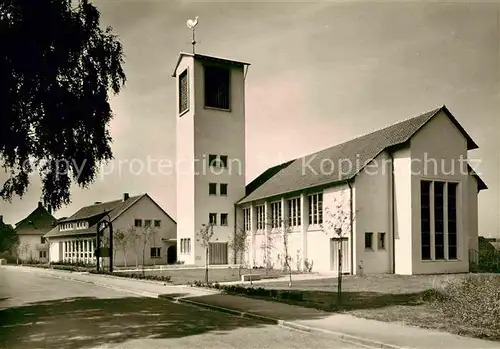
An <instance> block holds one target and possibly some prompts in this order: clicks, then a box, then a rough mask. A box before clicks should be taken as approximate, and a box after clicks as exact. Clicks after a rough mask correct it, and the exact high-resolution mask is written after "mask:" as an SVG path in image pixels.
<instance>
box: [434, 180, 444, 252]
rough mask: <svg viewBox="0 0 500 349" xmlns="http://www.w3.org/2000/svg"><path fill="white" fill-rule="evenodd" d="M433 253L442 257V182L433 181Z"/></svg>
mask: <svg viewBox="0 0 500 349" xmlns="http://www.w3.org/2000/svg"><path fill="white" fill-rule="evenodd" d="M434 242H435V245H434V253H435V259H444V183H443V182H434Z"/></svg>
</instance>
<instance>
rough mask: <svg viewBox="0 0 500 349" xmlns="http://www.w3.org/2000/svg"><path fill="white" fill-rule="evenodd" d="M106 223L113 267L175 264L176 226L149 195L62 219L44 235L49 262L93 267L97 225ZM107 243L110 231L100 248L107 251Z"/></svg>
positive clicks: (96, 206)
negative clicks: (111, 236)
mask: <svg viewBox="0 0 500 349" xmlns="http://www.w3.org/2000/svg"><path fill="white" fill-rule="evenodd" d="M106 219H108V220H110V221H111V223H112V226H113V236H114V238H113V250H114V253H113V264H114V265H115V266H124V265H136V264H140V265H151V264H167V263H175V262H176V261H177V257H176V222H175V221H174V220H173V219H172V218H171V217H170V216H169V215H168V214H167V213H166V212H165V211H164V210H163V209H162V208H161V207H160V206H159V205H158V204H157V203H156V202H155V201H154V200H153V199H152V198H151V197H150V196H149V195H148V194H142V195H137V196H130V195H129V194H128V193H125V194H123V197H122V199H120V200H114V201H110V202H95V203H94V204H93V205H90V206H85V207H82V208H81V209H79V210H78V211H77V212H75V213H74V214H73V215H71V216H70V217H67V218H65V219H61V220H60V221H59V222H58V225H57V227H55V228H54V229H52V230H51V231H50V232H48V233H47V234H46V235H45V238H47V239H48V241H49V244H50V251H51V253H50V256H51V262H66V263H76V262H81V263H85V264H93V263H95V262H96V259H95V250H96V248H97V245H96V241H97V239H96V237H97V225H98V223H99V222H101V221H103V220H106ZM108 242H109V229H104V230H103V232H102V238H101V247H105V246H106V247H108V246H109V243H108ZM103 263H107V262H106V258H103Z"/></svg>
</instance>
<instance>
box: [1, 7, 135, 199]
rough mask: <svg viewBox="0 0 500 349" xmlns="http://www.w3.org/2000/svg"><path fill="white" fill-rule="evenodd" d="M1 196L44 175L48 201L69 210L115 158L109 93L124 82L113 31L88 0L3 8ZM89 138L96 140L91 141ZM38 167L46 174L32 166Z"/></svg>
mask: <svg viewBox="0 0 500 349" xmlns="http://www.w3.org/2000/svg"><path fill="white" fill-rule="evenodd" d="M0 25H1V32H0V37H1V39H2V50H1V51H0V115H1V117H0V159H1V160H3V164H2V165H3V167H4V168H5V170H6V173H7V174H8V178H7V180H6V182H5V183H3V186H2V185H1V184H0V197H1V198H2V199H4V200H8V201H10V200H11V199H12V197H13V196H20V197H22V196H23V195H24V194H25V192H26V190H27V188H28V185H29V183H30V179H31V177H30V175H31V174H32V173H33V172H39V174H40V176H41V182H42V193H43V201H44V203H45V204H46V205H48V204H50V205H51V206H52V207H53V208H54V209H59V208H61V206H62V205H67V204H69V203H70V189H71V184H72V182H74V183H76V184H77V185H78V186H80V187H82V188H85V187H87V186H88V185H89V184H90V183H92V182H93V181H94V180H95V178H96V174H97V171H98V170H99V168H100V165H101V164H102V163H103V162H107V161H109V160H111V159H112V158H113V154H112V151H111V147H110V145H111V136H110V133H109V122H110V120H111V118H112V117H113V112H112V110H111V106H110V103H109V95H110V93H114V94H118V93H119V92H120V90H121V88H122V86H123V85H124V83H125V80H126V77H125V73H124V71H123V68H122V64H123V63H124V54H123V48H122V45H121V43H120V42H119V40H118V38H117V36H116V35H115V34H113V31H112V28H111V27H107V28H102V27H103V26H102V25H101V23H100V14H99V11H98V9H97V8H96V7H95V6H94V5H92V4H91V3H90V1H89V0H78V1H76V6H75V1H74V0H50V1H46V0H45V1H2V2H0ZM90 135H92V136H90ZM33 163H36V164H41V167H38V166H33Z"/></svg>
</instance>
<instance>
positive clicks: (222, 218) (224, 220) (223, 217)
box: [220, 213, 228, 225]
mask: <svg viewBox="0 0 500 349" xmlns="http://www.w3.org/2000/svg"><path fill="white" fill-rule="evenodd" d="M227 217H228V214H227V213H221V214H220V225H227Z"/></svg>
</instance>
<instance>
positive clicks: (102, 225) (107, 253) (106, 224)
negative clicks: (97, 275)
mask: <svg viewBox="0 0 500 349" xmlns="http://www.w3.org/2000/svg"><path fill="white" fill-rule="evenodd" d="M106 228H109V247H108V248H102V247H101V233H102V232H103V231H104V230H105V229H106ZM96 239H97V241H96V250H95V256H96V260H97V263H96V266H97V272H99V269H100V258H101V257H109V272H110V273H112V272H113V223H111V217H110V216H109V215H108V214H107V215H106V216H105V217H104V219H103V220H101V221H99V222H98V223H97V236H96ZM103 252H104V253H103Z"/></svg>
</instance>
